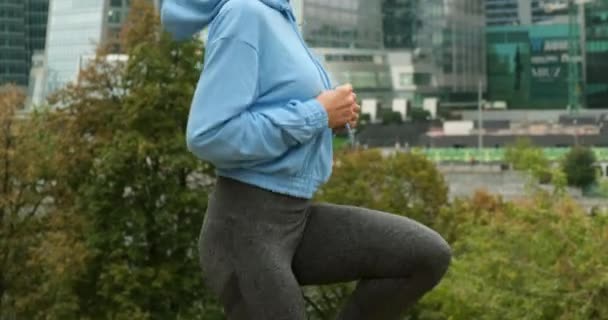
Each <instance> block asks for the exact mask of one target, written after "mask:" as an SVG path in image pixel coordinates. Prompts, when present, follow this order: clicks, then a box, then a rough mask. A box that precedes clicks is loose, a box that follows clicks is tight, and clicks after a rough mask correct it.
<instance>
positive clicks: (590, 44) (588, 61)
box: [584, 0, 608, 108]
mask: <svg viewBox="0 0 608 320" xmlns="http://www.w3.org/2000/svg"><path fill="white" fill-rule="evenodd" d="M584 8H585V19H584V24H585V49H586V55H585V63H584V68H585V71H586V72H585V76H586V84H585V92H586V105H587V107H589V108H607V107H608V1H605V0H604V1H594V2H592V3H588V4H586V5H585V7H584Z"/></svg>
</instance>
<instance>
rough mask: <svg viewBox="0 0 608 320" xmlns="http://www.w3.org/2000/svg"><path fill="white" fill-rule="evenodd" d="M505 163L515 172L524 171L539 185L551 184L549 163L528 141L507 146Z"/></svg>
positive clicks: (523, 140) (519, 141)
mask: <svg viewBox="0 0 608 320" xmlns="http://www.w3.org/2000/svg"><path fill="white" fill-rule="evenodd" d="M505 161H506V162H507V163H509V164H511V165H512V166H513V168H514V169H515V170H519V171H525V172H527V173H529V174H530V175H531V176H532V177H534V178H535V179H536V180H538V181H540V182H541V183H548V182H551V178H552V171H551V163H550V161H549V159H547V157H546V156H545V154H544V152H543V150H542V149H541V148H538V147H536V146H534V145H533V144H532V141H531V140H530V139H527V138H525V139H518V140H517V141H516V142H515V143H514V144H511V145H508V146H507V148H506V151H505Z"/></svg>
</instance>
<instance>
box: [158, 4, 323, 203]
mask: <svg viewBox="0 0 608 320" xmlns="http://www.w3.org/2000/svg"><path fill="white" fill-rule="evenodd" d="M161 18H162V22H163V25H164V27H165V29H166V30H167V31H169V32H170V33H171V34H173V36H174V37H175V38H177V39H187V38H189V37H191V36H192V35H193V34H194V33H196V32H198V31H200V30H201V29H203V28H205V27H206V26H208V27H209V35H208V40H207V44H206V51H205V63H204V67H203V72H202V74H201V77H200V79H199V82H198V85H197V88H196V91H195V93H194V97H193V100H192V106H191V109H190V115H189V117H188V127H187V132H186V140H187V141H186V142H187V146H188V149H189V150H190V151H191V152H192V153H193V154H194V155H196V156H197V157H198V158H200V159H202V160H205V161H208V162H210V163H212V164H213V165H215V167H216V169H217V173H218V175H220V176H225V177H228V178H232V179H235V180H239V181H242V182H245V183H248V184H252V185H255V186H258V187H260V188H264V189H267V190H270V191H273V192H277V193H281V194H287V195H291V196H295V197H300V198H312V197H313V195H314V193H315V192H316V191H317V189H318V188H319V187H320V186H321V185H322V184H323V183H325V182H326V181H327V180H328V179H329V177H330V175H331V171H332V162H333V161H332V159H333V150H332V140H333V133H332V130H331V129H330V128H329V127H328V116H327V113H326V111H325V108H324V107H323V106H322V105H321V104H320V103H319V102H318V101H317V99H316V97H317V96H318V95H319V94H321V93H322V92H323V91H324V90H328V89H330V88H332V83H331V81H330V77H329V75H328V74H327V72H326V71H325V69H324V68H323V66H322V65H321V63H320V62H319V60H318V59H317V58H316V57H315V56H314V55H313V54H312V52H311V51H310V49H309V48H308V46H307V45H306V44H305V42H304V41H303V40H302V36H301V35H300V32H299V29H298V27H297V24H296V21H295V17H294V14H293V12H292V8H291V5H290V3H289V0H165V1H164V2H163V8H162V11H161Z"/></svg>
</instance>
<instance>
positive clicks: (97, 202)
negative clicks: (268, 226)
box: [52, 0, 222, 319]
mask: <svg viewBox="0 0 608 320" xmlns="http://www.w3.org/2000/svg"><path fill="white" fill-rule="evenodd" d="M160 30H161V28H160V25H159V19H158V16H157V14H156V12H155V10H154V8H153V7H152V6H151V5H150V4H149V3H148V1H145V0H138V1H133V2H132V8H131V11H130V15H129V18H128V23H127V25H126V27H125V29H124V31H123V34H122V41H123V42H122V44H121V45H122V48H123V49H124V50H126V52H127V53H128V57H129V59H128V61H125V62H115V61H109V60H108V59H106V56H105V52H107V50H105V49H104V48H101V49H100V51H99V53H98V56H97V58H96V59H95V60H94V61H93V63H92V64H91V65H90V66H89V68H87V70H85V71H84V72H83V73H81V75H80V77H79V81H78V83H76V84H73V85H70V86H68V87H67V88H66V89H65V90H63V91H62V92H60V93H59V94H57V96H56V97H55V98H54V99H53V101H52V102H54V103H56V104H57V105H60V106H62V107H63V111H61V113H62V115H63V117H64V119H65V121H66V125H65V130H69V131H68V132H67V135H69V136H70V137H71V139H69V140H67V141H66V142H65V143H69V144H70V145H69V146H68V145H66V146H65V147H66V148H71V149H73V154H72V155H70V156H69V157H67V158H68V159H66V160H67V161H65V164H64V165H65V166H68V165H70V166H74V168H73V169H74V170H72V171H69V170H65V169H66V168H65V167H62V168H60V169H59V171H61V172H65V174H66V177H65V178H66V182H67V183H70V184H71V189H72V190H75V192H74V193H73V194H72V196H73V197H74V199H73V208H74V210H75V211H77V212H79V214H80V215H82V216H83V217H84V219H85V220H86V222H87V224H86V226H85V235H86V244H87V248H88V250H89V251H90V253H91V254H90V256H89V257H88V258H87V268H86V271H85V272H84V273H83V274H82V275H81V277H80V279H79V283H78V285H77V286H76V290H77V292H78V294H79V301H78V303H79V310H78V313H76V314H74V315H73V318H83V319H221V318H222V313H221V310H220V309H219V307H218V305H217V304H216V303H215V301H214V300H213V299H212V298H211V297H210V296H209V295H208V294H207V291H206V290H205V288H204V284H203V280H202V277H201V272H200V267H199V262H198V250H197V247H198V246H197V240H198V234H199V231H200V226H201V224H202V219H203V216H204V213H205V210H206V204H207V192H208V189H209V188H210V186H211V184H212V182H213V176H212V173H211V168H210V166H209V165H207V164H205V163H202V162H200V161H198V160H197V159H196V158H195V157H194V156H192V155H191V154H190V153H189V152H188V151H187V149H186V146H185V136H184V134H185V131H186V120H187V116H188V111H189V106H190V100H191V97H192V95H193V92H194V86H195V85H196V83H197V80H198V77H199V74H200V71H201V67H202V63H201V61H202V54H203V51H202V50H201V48H202V43H200V42H199V41H195V40H192V41H187V42H183V43H176V42H174V41H173V40H172V39H171V38H170V36H169V35H168V34H164V33H161V32H160ZM57 133H58V134H66V131H64V132H61V133H59V132H57Z"/></svg>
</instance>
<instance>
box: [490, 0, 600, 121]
mask: <svg viewBox="0 0 608 320" xmlns="http://www.w3.org/2000/svg"><path fill="white" fill-rule="evenodd" d="M555 21H558V20H553V22H551V23H538V24H535V25H528V26H499V27H488V29H487V33H486V37H487V45H488V57H487V59H488V81H489V85H488V99H489V100H491V101H505V102H506V103H507V105H508V106H509V108H514V109H564V110H565V109H566V108H567V107H568V105H569V104H570V101H569V99H568V98H569V95H572V94H574V93H576V94H580V98H581V104H582V106H583V107H586V108H592V109H601V108H607V107H608V1H606V0H596V1H592V2H590V3H587V4H585V6H584V7H583V11H582V12H581V13H580V14H579V15H578V18H577V23H578V24H579V25H577V26H570V24H569V23H555ZM580 25H582V26H584V28H580ZM581 30H584V32H580V31H581ZM572 32H574V34H572ZM572 45H577V46H578V45H580V46H581V48H582V49H583V50H580V51H581V52H582V54H581V55H580V57H579V58H580V59H579V58H576V60H575V61H576V62H574V63H576V64H577V67H578V68H580V71H579V72H578V74H576V77H578V78H580V80H579V81H580V86H577V87H576V88H575V87H573V86H571V85H569V82H571V81H573V79H571V77H570V74H569V73H570V71H571V69H572V68H571V67H572V62H571V60H570V53H571V52H570V51H571V49H572V48H571V46H572ZM577 51H579V50H577ZM573 90H580V91H573Z"/></svg>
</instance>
